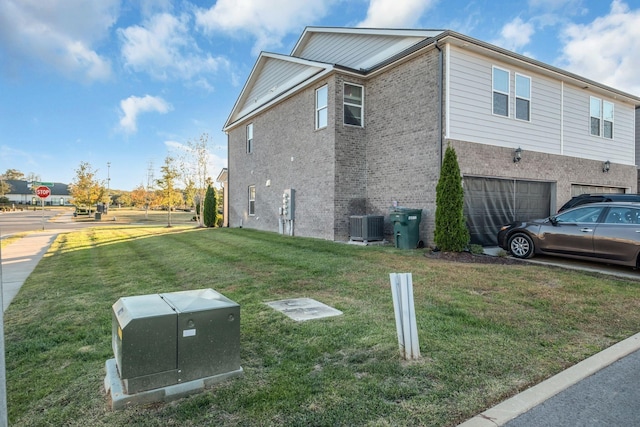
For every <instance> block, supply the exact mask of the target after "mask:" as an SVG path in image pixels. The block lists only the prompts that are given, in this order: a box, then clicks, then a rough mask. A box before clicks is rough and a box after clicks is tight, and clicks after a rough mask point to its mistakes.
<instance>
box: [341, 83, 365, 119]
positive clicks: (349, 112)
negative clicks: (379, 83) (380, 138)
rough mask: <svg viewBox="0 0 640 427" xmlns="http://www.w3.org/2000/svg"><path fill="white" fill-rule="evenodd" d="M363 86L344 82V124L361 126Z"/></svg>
mask: <svg viewBox="0 0 640 427" xmlns="http://www.w3.org/2000/svg"><path fill="white" fill-rule="evenodd" d="M363 92H364V87H362V86H358V85H353V84H349V83H345V84H344V124H345V125H354V126H362V106H363V105H364V103H363V102H362V101H363V95H364V93H363Z"/></svg>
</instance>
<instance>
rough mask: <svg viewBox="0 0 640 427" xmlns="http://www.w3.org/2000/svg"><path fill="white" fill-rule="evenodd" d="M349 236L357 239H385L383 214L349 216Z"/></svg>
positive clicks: (366, 240) (363, 240)
mask: <svg viewBox="0 0 640 427" xmlns="http://www.w3.org/2000/svg"><path fill="white" fill-rule="evenodd" d="M349 236H350V239H351V240H355V241H362V242H368V241H375V240H383V239H384V217H383V216H381V215H352V216H350V217H349Z"/></svg>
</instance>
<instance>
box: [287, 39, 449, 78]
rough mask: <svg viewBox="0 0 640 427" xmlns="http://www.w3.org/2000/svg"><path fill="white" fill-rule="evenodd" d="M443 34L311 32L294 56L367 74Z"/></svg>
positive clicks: (293, 53)
mask: <svg viewBox="0 0 640 427" xmlns="http://www.w3.org/2000/svg"><path fill="white" fill-rule="evenodd" d="M441 32H442V31H440V30H384V29H375V30H374V29H358V28H353V29H337V28H307V29H306V30H305V32H304V34H303V35H302V37H301V38H300V41H299V42H298V43H297V45H296V46H295V48H294V49H293V52H292V53H291V56H294V57H299V58H305V59H309V60H313V61H318V62H324V63H328V64H335V65H340V66H343V67H347V68H351V69H354V70H362V71H364V70H369V69H371V68H373V67H374V66H376V65H378V64H380V63H382V62H384V61H386V60H388V59H389V58H392V57H393V56H395V55H397V54H399V53H401V52H403V51H405V50H406V49H408V48H410V47H411V46H414V45H416V44H417V43H420V42H421V41H423V40H425V39H427V38H431V37H434V36H436V35H438V34H440V33H441Z"/></svg>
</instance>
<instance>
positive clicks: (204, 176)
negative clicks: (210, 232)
mask: <svg viewBox="0 0 640 427" xmlns="http://www.w3.org/2000/svg"><path fill="white" fill-rule="evenodd" d="M209 141H210V138H209V134H208V133H203V134H202V135H200V138H199V139H198V140H197V141H192V140H191V141H187V144H186V145H187V150H186V151H185V152H184V154H183V155H182V156H181V158H180V175H181V179H182V181H183V183H184V186H185V198H186V200H187V202H188V203H189V204H190V205H191V206H193V207H194V208H195V212H196V215H195V216H196V221H197V222H198V225H199V226H200V227H204V223H203V212H204V199H205V196H206V192H207V186H208V180H209V179H210V178H209V170H208V162H209ZM196 205H197V206H196Z"/></svg>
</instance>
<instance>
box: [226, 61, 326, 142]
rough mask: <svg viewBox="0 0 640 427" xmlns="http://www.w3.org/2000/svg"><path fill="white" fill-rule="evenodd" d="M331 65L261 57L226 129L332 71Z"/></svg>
mask: <svg viewBox="0 0 640 427" xmlns="http://www.w3.org/2000/svg"><path fill="white" fill-rule="evenodd" d="M332 68H333V67H332V66H331V65H328V64H322V63H317V62H313V61H307V60H304V59H299V58H292V57H289V56H286V55H278V54H274V53H264V52H263V53H261V54H260V57H259V58H258V60H257V61H256V64H255V66H254V68H253V70H252V71H251V74H250V75H249V78H248V79H247V83H246V84H245V87H244V88H243V90H242V92H241V93H240V96H239V98H238V100H237V101H236V104H235V105H234V107H233V110H232V111H231V114H230V115H229V118H228V119H227V123H226V124H225V129H226V128H227V127H228V126H230V125H231V124H232V123H234V122H235V121H237V120H238V119H241V118H242V117H244V116H246V115H248V114H250V113H251V112H253V111H255V110H257V109H259V108H261V107H263V106H264V105H266V104H268V103H270V102H272V101H273V100H275V99H276V98H278V97H280V96H282V95H283V94H285V93H287V92H288V91H290V90H292V89H293V88H295V87H297V86H298V85H300V84H302V83H304V82H307V81H309V80H310V79H312V78H313V77H317V76H318V75H319V74H321V73H323V72H325V71H328V70H331V69H332Z"/></svg>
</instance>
